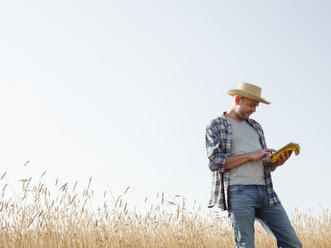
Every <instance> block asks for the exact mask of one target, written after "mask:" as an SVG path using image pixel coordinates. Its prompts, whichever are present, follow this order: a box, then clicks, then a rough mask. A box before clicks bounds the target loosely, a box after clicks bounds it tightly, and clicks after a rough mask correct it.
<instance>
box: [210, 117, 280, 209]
mask: <svg viewBox="0 0 331 248" xmlns="http://www.w3.org/2000/svg"><path fill="white" fill-rule="evenodd" d="M247 122H248V124H250V125H251V126H252V127H253V128H254V129H255V131H256V132H257V133H258V134H259V137H260V142H261V146H262V148H263V149H265V148H267V145H266V142H265V138H264V133H263V129H262V127H261V125H260V124H259V123H257V122H256V121H254V120H253V119H248V120H247ZM231 144H232V127H231V124H230V123H229V121H228V120H227V119H226V117H225V116H224V114H223V115H222V116H220V117H218V118H216V119H214V120H212V121H211V122H210V124H209V125H208V126H207V128H206V148H207V156H208V162H209V163H208V166H209V169H210V170H211V171H212V179H213V183H212V189H211V196H210V200H209V204H208V207H213V206H215V205H217V206H218V207H219V208H221V209H222V210H227V209H228V192H227V191H228V186H229V180H230V171H229V170H224V166H225V161H226V159H227V157H228V156H229V155H230V151H231ZM263 166H264V174H265V182H266V187H267V192H268V195H269V204H270V206H273V205H275V204H277V203H279V202H280V201H279V199H278V197H277V195H276V193H275V191H274V190H273V186H272V180H271V174H270V162H264V163H263Z"/></svg>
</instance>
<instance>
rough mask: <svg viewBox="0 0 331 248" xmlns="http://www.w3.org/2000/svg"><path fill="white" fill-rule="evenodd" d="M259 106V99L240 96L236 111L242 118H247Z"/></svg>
mask: <svg viewBox="0 0 331 248" xmlns="http://www.w3.org/2000/svg"><path fill="white" fill-rule="evenodd" d="M257 106H259V102H258V101H255V100H252V99H248V98H245V97H240V99H239V104H238V105H237V107H236V112H237V114H238V115H239V116H240V117H241V118H242V119H245V120H246V119H248V118H249V116H250V115H251V114H253V113H254V112H255V111H256V107H257Z"/></svg>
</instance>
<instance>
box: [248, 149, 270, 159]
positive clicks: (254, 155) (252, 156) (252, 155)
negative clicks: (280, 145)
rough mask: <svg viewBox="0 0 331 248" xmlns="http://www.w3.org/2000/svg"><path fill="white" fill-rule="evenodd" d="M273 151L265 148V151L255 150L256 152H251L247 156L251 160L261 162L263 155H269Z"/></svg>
mask: <svg viewBox="0 0 331 248" xmlns="http://www.w3.org/2000/svg"><path fill="white" fill-rule="evenodd" d="M275 151H276V150H274V149H269V148H266V149H261V150H257V151H256V152H252V153H250V154H249V155H250V159H251V160H261V159H262V158H263V156H264V155H270V154H272V153H273V152H275Z"/></svg>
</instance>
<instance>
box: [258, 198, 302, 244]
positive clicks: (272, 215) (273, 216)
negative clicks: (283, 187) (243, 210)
mask: <svg viewBox="0 0 331 248" xmlns="http://www.w3.org/2000/svg"><path fill="white" fill-rule="evenodd" d="M256 218H258V219H259V220H260V222H261V223H262V225H263V226H267V227H266V229H268V228H269V229H270V230H271V232H272V233H273V234H274V236H275V237H276V239H277V245H278V247H282V248H290V247H291V248H297V247H302V245H301V242H300V240H299V239H298V237H297V235H296V233H295V231H294V229H293V227H292V224H291V222H290V220H289V218H288V216H287V214H286V211H285V209H284V208H283V206H282V204H280V203H279V204H277V205H275V206H273V207H267V208H261V209H260V210H259V211H258V212H257V213H256Z"/></svg>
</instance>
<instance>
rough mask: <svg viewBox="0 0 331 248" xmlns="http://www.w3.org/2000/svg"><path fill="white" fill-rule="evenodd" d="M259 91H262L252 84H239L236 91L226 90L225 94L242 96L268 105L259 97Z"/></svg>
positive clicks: (267, 102)
mask: <svg viewBox="0 0 331 248" xmlns="http://www.w3.org/2000/svg"><path fill="white" fill-rule="evenodd" d="M261 91H262V89H261V88H260V87H258V86H256V85H254V84H249V83H239V84H238V87H237V89H232V90H227V91H225V92H226V93H228V94H229V95H230V96H243V97H247V98H249V99H252V100H255V101H258V102H262V103H265V104H270V102H269V101H267V100H266V99H263V98H262V97H261Z"/></svg>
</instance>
